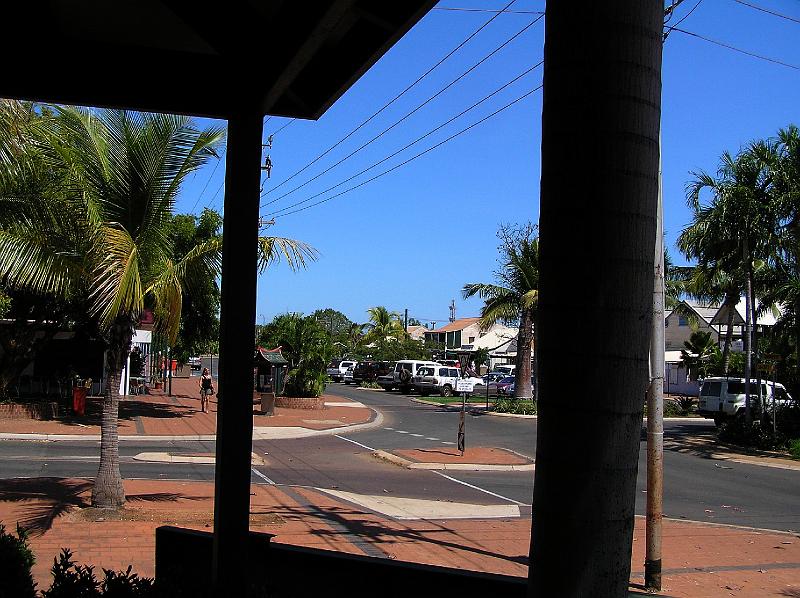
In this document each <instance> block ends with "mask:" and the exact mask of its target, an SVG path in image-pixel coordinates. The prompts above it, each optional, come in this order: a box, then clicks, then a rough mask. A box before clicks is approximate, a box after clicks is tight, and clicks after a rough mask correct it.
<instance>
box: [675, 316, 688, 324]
mask: <svg viewBox="0 0 800 598" xmlns="http://www.w3.org/2000/svg"><path fill="white" fill-rule="evenodd" d="M688 325H689V320H687V319H686V316H678V326H688Z"/></svg>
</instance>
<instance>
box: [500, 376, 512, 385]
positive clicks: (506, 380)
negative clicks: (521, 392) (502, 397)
mask: <svg viewBox="0 0 800 598" xmlns="http://www.w3.org/2000/svg"><path fill="white" fill-rule="evenodd" d="M513 381H514V376H506V377H505V378H503V379H502V380H500V384H511V383H512V382H513Z"/></svg>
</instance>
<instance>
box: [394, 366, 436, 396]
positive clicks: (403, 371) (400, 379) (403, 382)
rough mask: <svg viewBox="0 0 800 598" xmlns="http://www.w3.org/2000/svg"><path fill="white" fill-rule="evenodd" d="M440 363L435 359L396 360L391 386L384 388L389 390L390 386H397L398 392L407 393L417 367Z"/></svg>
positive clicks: (417, 369)
mask: <svg viewBox="0 0 800 598" xmlns="http://www.w3.org/2000/svg"><path fill="white" fill-rule="evenodd" d="M439 365H441V364H439V363H437V362H435V361H419V360H416V359H403V360H401V361H398V362H397V363H396V364H395V366H394V372H393V374H392V386H391V387H390V388H386V386H384V388H386V390H391V389H392V388H395V387H396V388H399V389H400V392H403V393H407V392H408V391H410V390H411V384H412V382H411V379H412V378H413V377H414V376H416V375H417V374H419V368H421V367H428V366H431V367H436V366H439Z"/></svg>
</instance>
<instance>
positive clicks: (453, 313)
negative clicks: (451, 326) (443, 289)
mask: <svg viewBox="0 0 800 598" xmlns="http://www.w3.org/2000/svg"><path fill="white" fill-rule="evenodd" d="M450 321H451V322H455V321H456V300H455V299H451V300H450Z"/></svg>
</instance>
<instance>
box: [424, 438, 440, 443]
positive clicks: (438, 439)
mask: <svg viewBox="0 0 800 598" xmlns="http://www.w3.org/2000/svg"><path fill="white" fill-rule="evenodd" d="M425 440H433V441H436V442H439V441H440V440H441V438H430V437H428V438H426V439H425Z"/></svg>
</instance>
